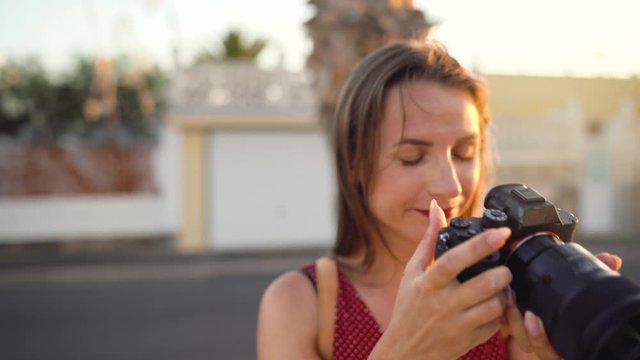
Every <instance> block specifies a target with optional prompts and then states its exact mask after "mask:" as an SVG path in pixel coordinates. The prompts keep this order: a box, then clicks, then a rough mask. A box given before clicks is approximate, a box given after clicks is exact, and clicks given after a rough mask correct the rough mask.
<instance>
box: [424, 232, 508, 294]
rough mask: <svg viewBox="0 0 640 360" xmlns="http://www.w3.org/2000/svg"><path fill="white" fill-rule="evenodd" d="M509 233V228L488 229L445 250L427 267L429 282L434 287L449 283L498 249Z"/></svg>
mask: <svg viewBox="0 0 640 360" xmlns="http://www.w3.org/2000/svg"><path fill="white" fill-rule="evenodd" d="M510 234H511V230H509V228H497V229H489V230H487V231H485V232H483V233H481V234H479V235H476V236H474V237H472V238H471V239H469V240H468V241H465V242H464V243H462V244H460V245H458V246H456V247H454V248H453V249H451V250H449V251H447V252H445V253H444V254H443V255H442V256H440V257H439V258H438V260H437V261H435V262H434V263H433V265H432V266H431V268H430V269H429V271H428V273H427V275H428V276H429V283H430V284H431V285H432V286H434V287H436V288H439V287H444V286H446V285H447V284H449V283H451V282H452V281H453V280H454V279H455V278H456V276H458V274H459V273H460V272H462V270H464V269H466V268H468V267H469V266H471V265H473V264H475V263H477V262H479V261H480V260H482V259H483V258H485V257H487V256H488V255H490V254H491V253H493V252H495V251H496V250H498V249H500V248H501V247H502V245H504V242H505V241H506V240H507V238H508V237H509V235H510Z"/></svg>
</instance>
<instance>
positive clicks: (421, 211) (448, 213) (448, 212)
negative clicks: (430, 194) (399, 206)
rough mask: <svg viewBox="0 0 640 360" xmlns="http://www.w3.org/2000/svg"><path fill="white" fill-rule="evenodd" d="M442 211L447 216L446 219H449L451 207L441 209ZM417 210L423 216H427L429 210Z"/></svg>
mask: <svg viewBox="0 0 640 360" xmlns="http://www.w3.org/2000/svg"><path fill="white" fill-rule="evenodd" d="M442 211H444V216H445V217H446V218H447V220H449V219H451V216H452V215H453V209H451V208H447V209H442ZM418 212H419V213H420V214H422V215H424V216H425V217H429V210H422V209H418Z"/></svg>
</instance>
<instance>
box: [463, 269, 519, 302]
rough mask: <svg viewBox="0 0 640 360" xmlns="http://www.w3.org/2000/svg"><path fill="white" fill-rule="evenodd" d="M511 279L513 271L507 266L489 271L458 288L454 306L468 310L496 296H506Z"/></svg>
mask: <svg viewBox="0 0 640 360" xmlns="http://www.w3.org/2000/svg"><path fill="white" fill-rule="evenodd" d="M511 279H512V276H511V271H509V269H508V268H507V267H506V266H498V267H495V268H493V269H489V270H487V271H485V272H483V273H481V274H479V275H477V276H475V277H474V278H472V279H469V280H468V281H465V282H464V283H463V284H461V285H460V286H459V287H458V288H456V290H455V293H456V296H455V297H454V298H453V299H452V300H453V301H454V306H456V307H459V308H461V309H467V308H470V307H472V306H475V305H477V304H479V303H481V302H483V301H485V300H487V299H489V298H492V297H494V296H496V295H503V296H504V295H505V294H504V291H505V289H506V288H507V287H508V286H509V284H510V283H511ZM505 303H506V298H505Z"/></svg>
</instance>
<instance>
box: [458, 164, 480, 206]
mask: <svg viewBox="0 0 640 360" xmlns="http://www.w3.org/2000/svg"><path fill="white" fill-rule="evenodd" d="M480 169H481V168H480V161H473V162H470V163H465V164H463V165H461V166H460V167H459V169H458V180H459V181H460V185H461V186H462V192H463V193H464V195H465V197H467V198H469V197H470V196H471V195H472V194H473V193H474V191H475V189H476V188H477V187H478V185H479V184H480Z"/></svg>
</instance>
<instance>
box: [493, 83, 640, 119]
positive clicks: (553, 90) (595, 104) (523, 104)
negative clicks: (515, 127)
mask: <svg viewBox="0 0 640 360" xmlns="http://www.w3.org/2000/svg"><path fill="white" fill-rule="evenodd" d="M486 78H487V80H488V82H489V103H490V106H491V112H492V113H493V116H494V117H495V118H501V117H511V116H517V117H522V116H536V115H542V114H544V112H545V111H548V110H549V109H555V108H561V107H563V106H565V104H566V103H567V101H569V100H570V99H572V98H578V99H580V100H581V105H582V110H583V111H584V114H585V117H586V120H587V121H588V122H591V121H593V120H598V121H599V120H602V119H605V118H607V117H610V116H611V115H612V114H615V113H617V111H618V108H619V102H620V99H622V98H630V99H632V100H633V101H634V102H635V103H636V105H637V106H640V79H638V78H633V79H603V78H571V77H566V78H565V77H548V76H547V77H545V76H535V77H534V76H520V75H486ZM638 110H639V109H636V111H638Z"/></svg>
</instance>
